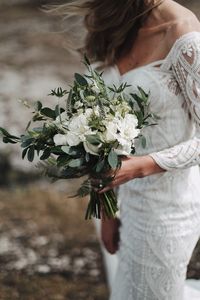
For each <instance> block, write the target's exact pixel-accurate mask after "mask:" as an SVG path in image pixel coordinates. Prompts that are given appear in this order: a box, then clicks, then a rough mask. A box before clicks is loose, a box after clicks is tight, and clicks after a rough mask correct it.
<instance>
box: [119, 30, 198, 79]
mask: <svg viewBox="0 0 200 300" xmlns="http://www.w3.org/2000/svg"><path fill="white" fill-rule="evenodd" d="M196 34H199V35H200V32H199V31H190V32H187V33H184V34H183V35H181V36H180V37H179V38H177V39H176V40H175V42H174V44H173V45H172V47H171V49H170V50H169V52H168V54H167V55H166V56H165V58H163V59H160V60H156V61H153V62H151V63H148V64H145V65H143V66H140V67H137V68H134V69H131V70H129V71H127V72H125V73H123V74H121V73H120V71H119V68H118V66H117V64H114V65H113V68H114V70H115V72H116V73H117V75H118V77H120V78H123V77H124V76H126V75H128V74H130V73H133V72H135V71H138V70H140V69H145V68H150V67H156V66H160V67H161V66H163V65H164V64H165V63H166V62H167V61H168V60H169V58H170V57H171V55H172V53H173V52H174V51H175V49H177V47H179V45H180V43H182V42H183V41H185V39H187V38H189V37H190V36H193V35H196ZM156 68H158V67H156Z"/></svg>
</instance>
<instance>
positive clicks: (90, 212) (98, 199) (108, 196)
mask: <svg viewBox="0 0 200 300" xmlns="http://www.w3.org/2000/svg"><path fill="white" fill-rule="evenodd" d="M102 211H104V216H105V217H107V218H109V219H110V218H115V215H116V212H117V211H118V206H117V197H116V194H115V192H114V191H113V190H110V191H107V192H105V193H103V194H99V193H97V192H96V191H94V190H92V191H91V193H90V200H89V203H88V207H87V211H86V214H85V219H86V220H88V219H91V218H92V217H94V218H97V219H101V215H102Z"/></svg>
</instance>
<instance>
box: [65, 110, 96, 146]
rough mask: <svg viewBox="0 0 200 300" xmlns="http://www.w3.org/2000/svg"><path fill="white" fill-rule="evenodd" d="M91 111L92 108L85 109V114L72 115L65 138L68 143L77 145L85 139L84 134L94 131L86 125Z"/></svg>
mask: <svg viewBox="0 0 200 300" xmlns="http://www.w3.org/2000/svg"><path fill="white" fill-rule="evenodd" d="M91 113H92V109H86V111H85V114H81V115H79V116H74V117H73V118H72V119H71V121H70V123H69V126H68V130H69V132H68V133H67V138H68V142H69V145H70V146H71V144H74V145H78V144H79V143H80V142H84V141H85V140H86V138H85V136H86V135H90V134H93V133H95V132H94V131H92V130H91V129H90V127H89V126H88V120H89V116H90V115H91Z"/></svg>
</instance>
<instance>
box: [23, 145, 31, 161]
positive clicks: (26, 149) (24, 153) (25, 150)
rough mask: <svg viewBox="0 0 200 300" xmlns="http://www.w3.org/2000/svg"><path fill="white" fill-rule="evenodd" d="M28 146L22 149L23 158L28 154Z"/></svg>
mask: <svg viewBox="0 0 200 300" xmlns="http://www.w3.org/2000/svg"><path fill="white" fill-rule="evenodd" d="M28 149H29V148H28V147H27V148H25V149H24V150H23V151H22V159H24V157H25V156H26V153H27V151H28Z"/></svg>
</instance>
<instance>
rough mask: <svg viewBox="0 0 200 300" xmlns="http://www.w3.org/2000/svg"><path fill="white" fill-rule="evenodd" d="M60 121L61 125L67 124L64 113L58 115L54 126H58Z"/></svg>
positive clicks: (66, 116)
mask: <svg viewBox="0 0 200 300" xmlns="http://www.w3.org/2000/svg"><path fill="white" fill-rule="evenodd" d="M60 121H61V123H62V124H63V125H67V124H68V123H69V117H68V115H67V113H66V111H64V112H62V113H61V114H60V115H58V116H57V117H56V119H55V121H54V123H55V124H60Z"/></svg>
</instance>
